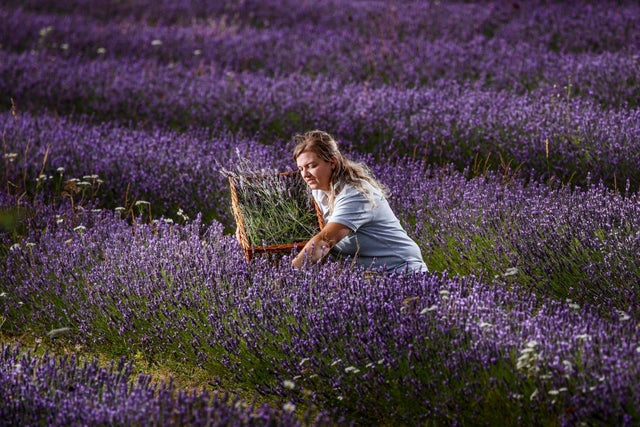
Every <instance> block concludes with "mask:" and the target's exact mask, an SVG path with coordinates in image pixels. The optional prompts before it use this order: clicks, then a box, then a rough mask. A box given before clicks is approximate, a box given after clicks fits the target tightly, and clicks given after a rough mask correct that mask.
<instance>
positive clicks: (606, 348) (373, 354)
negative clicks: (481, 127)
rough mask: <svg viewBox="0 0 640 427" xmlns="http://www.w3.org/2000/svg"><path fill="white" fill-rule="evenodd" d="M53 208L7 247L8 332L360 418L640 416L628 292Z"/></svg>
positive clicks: (636, 339) (608, 419)
mask: <svg viewBox="0 0 640 427" xmlns="http://www.w3.org/2000/svg"><path fill="white" fill-rule="evenodd" d="M59 215H60V216H59V218H58V219H62V221H56V222H55V224H51V225H50V226H49V227H47V228H46V229H45V230H43V231H42V232H40V233H36V232H35V230H34V234H32V235H31V236H30V237H28V238H27V239H26V240H25V241H24V242H22V243H21V244H20V245H16V246H14V247H13V248H12V249H11V250H10V251H9V252H7V254H6V264H5V271H6V273H5V283H6V284H7V287H6V291H5V293H4V294H3V297H2V299H1V300H0V303H1V304H2V311H3V313H4V316H5V317H6V319H7V320H6V325H5V326H4V327H5V329H6V330H8V331H11V332H18V331H20V330H22V328H29V329H30V330H32V331H34V333H36V334H38V333H40V334H43V335H44V334H45V333H46V332H48V331H51V330H56V329H59V328H61V327H67V328H70V329H69V332H68V334H67V335H66V339H68V340H70V342H75V343H79V344H83V345H85V346H87V347H88V348H91V349H95V350H97V351H100V350H105V349H108V351H109V352H111V354H132V353H133V352H140V353H141V354H143V355H144V356H145V358H147V359H148V360H164V361H166V360H174V361H178V362H180V363H183V364H191V365H193V366H198V367H200V368H202V369H204V370H206V371H207V372H210V373H211V375H212V376H213V377H214V378H218V380H219V381H220V383H221V384H225V382H226V381H229V380H231V381H233V382H234V383H235V384H238V385H239V386H244V387H250V388H251V389H255V390H257V391H259V392H261V393H267V394H269V395H273V396H279V398H281V399H285V400H286V401H290V402H292V403H293V404H294V405H300V406H308V405H312V406H318V407H320V408H325V409H331V410H334V409H336V410H338V412H339V413H342V414H343V415H344V416H345V417H347V419H350V420H352V421H355V422H357V423H372V422H373V423H378V422H382V423H384V422H391V421H392V420H393V421H395V422H403V423H410V424H414V423H416V422H420V421H425V420H431V421H433V420H435V421H438V420H439V421H442V422H445V421H448V420H451V419H454V420H456V421H458V422H462V423H477V422H488V423H491V422H492V421H493V422H495V421H497V419H496V418H495V417H497V416H500V417H504V416H505V414H508V415H507V416H509V417H511V418H510V420H511V421H513V422H514V423H524V424H536V423H542V424H545V423H549V422H557V423H559V424H561V425H565V424H566V425H575V424H578V423H580V422H586V423H590V422H596V421H599V422H604V423H608V424H609V423H614V424H617V425H633V424H634V423H637V421H638V413H637V408H638V405H639V404H640V401H638V400H637V399H638V396H640V394H639V393H638V391H639V390H638V378H639V376H640V368H639V366H640V363H638V362H640V360H639V359H640V347H639V345H640V335H639V332H638V330H637V328H636V327H635V323H634V321H633V320H631V319H632V318H633V317H632V316H633V314H634V313H633V312H632V310H633V308H628V309H626V310H620V309H619V308H615V307H613V306H607V305H606V303H603V304H602V306H601V307H600V309H602V308H606V307H608V308H609V310H610V311H609V312H608V313H605V314H606V315H601V314H599V312H598V311H596V310H595V307H594V306H592V305H590V304H588V303H586V304H578V303H576V302H574V301H554V300H551V299H549V298H546V297H538V298H536V297H534V296H533V295H532V294H531V293H530V292H529V291H528V290H527V288H526V287H524V286H521V285H519V284H518V283H517V282H512V283H510V284H507V283H506V282H503V281H502V280H497V281H494V280H490V279H485V280H480V279H477V278H474V277H473V276H468V277H466V278H465V277H461V276H457V277H450V276H449V275H447V274H433V273H432V274H420V275H410V276H402V275H400V276H398V275H382V274H381V275H376V274H366V273H365V272H363V271H362V270H359V269H352V268H350V267H349V266H348V265H344V264H334V263H327V264H324V265H321V266H317V267H315V268H313V269H312V270H311V271H310V272H305V271H299V270H295V269H292V268H291V267H289V266H288V263H289V258H288V257H287V256H285V257H284V258H280V259H278V258H275V259H271V260H268V259H266V258H261V257H258V258H257V259H256V260H255V261H253V262H252V263H247V262H246V260H245V259H244V254H243V253H242V251H241V250H240V249H239V247H238V244H237V242H236V241H235V239H234V238H233V237H231V236H227V235H224V234H223V233H222V227H221V226H220V225H219V224H213V225H211V226H204V225H202V224H200V223H199V222H198V221H194V222H190V223H188V224H186V225H185V226H182V225H178V224H172V223H170V222H166V221H160V222H157V223H155V224H152V225H141V224H138V225H137V226H136V227H134V228H132V227H131V226H130V225H129V224H128V223H126V222H125V221H122V220H120V219H119V218H118V217H117V216H116V215H114V214H108V213H104V212H103V213H100V214H89V213H85V214H84V215H85V216H86V217H83V218H80V219H82V221H83V222H84V223H86V224H87V226H86V227H84V228H78V226H76V227H72V221H71V218H72V217H73V216H75V215H77V213H75V212H73V211H64V210H62V211H60V212H59ZM89 217H90V218H89ZM27 265H28V266H29V268H26V266H27ZM70 267H72V268H70ZM309 273H310V274H309ZM633 307H635V305H634V306H633ZM434 367H437V369H434ZM492 390H493V391H497V393H495V392H492ZM495 405H498V406H499V407H501V408H505V411H503V412H501V413H500V414H499V415H498V414H495V411H494V410H493V409H492V408H494V407H495ZM390 408H396V409H395V410H391V411H390ZM501 419H502V418H501Z"/></svg>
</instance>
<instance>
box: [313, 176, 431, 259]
mask: <svg viewBox="0 0 640 427" xmlns="http://www.w3.org/2000/svg"><path fill="white" fill-rule="evenodd" d="M364 185H365V186H367V187H368V188H369V190H370V191H371V192H372V194H373V199H374V200H375V206H372V204H371V202H370V201H369V199H367V197H366V196H365V195H364V194H362V193H361V192H360V191H359V190H358V189H357V188H356V187H355V186H353V185H350V184H349V185H345V186H344V187H343V188H342V190H341V191H340V192H339V193H338V195H337V196H336V199H335V202H334V206H333V213H332V214H331V215H329V204H328V198H327V195H326V194H325V193H324V192H323V191H321V190H313V191H312V193H313V197H314V199H315V200H316V202H317V203H318V206H319V207H320V209H321V210H322V212H323V216H324V220H325V223H329V222H337V223H339V224H342V225H346V226H347V227H349V228H350V229H351V233H349V235H348V236H347V237H345V238H343V239H342V240H340V241H339V242H338V243H337V244H336V245H335V246H334V247H333V248H332V249H331V253H332V254H335V255H339V256H341V257H345V256H346V257H349V258H351V259H352V260H355V262H356V263H357V264H358V265H361V266H364V267H365V268H378V267H382V266H384V267H385V269H386V270H387V271H396V272H419V271H428V270H427V266H426V264H425V263H424V261H423V260H422V253H421V252H420V248H419V247H418V245H417V244H416V242H414V241H413V240H412V239H411V238H410V237H409V236H408V235H407V232H406V231H405V230H404V228H403V227H402V225H401V224H400V221H398V218H396V216H395V214H394V213H393V211H392V210H391V208H390V207H389V203H388V202H387V200H386V199H385V198H384V197H383V196H382V195H381V194H380V192H379V191H378V190H376V189H375V188H374V187H373V186H371V185H370V184H369V183H368V182H364Z"/></svg>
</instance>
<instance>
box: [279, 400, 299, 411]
mask: <svg viewBox="0 0 640 427" xmlns="http://www.w3.org/2000/svg"><path fill="white" fill-rule="evenodd" d="M282 409H284V410H285V411H286V412H293V411H295V410H296V405H294V404H293V403H291V402H287V403H285V404H284V406H283V407H282Z"/></svg>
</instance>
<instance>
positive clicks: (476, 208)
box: [3, 114, 640, 308]
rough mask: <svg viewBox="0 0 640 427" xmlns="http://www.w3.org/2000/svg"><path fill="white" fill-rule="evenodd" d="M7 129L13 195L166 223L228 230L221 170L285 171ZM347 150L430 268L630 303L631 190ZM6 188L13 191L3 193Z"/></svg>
mask: <svg viewBox="0 0 640 427" xmlns="http://www.w3.org/2000/svg"><path fill="white" fill-rule="evenodd" d="M5 124H6V127H5V128H4V129H3V135H4V139H5V144H6V145H5V147H6V149H7V150H8V152H7V153H5V159H4V166H5V173H6V175H5V177H6V178H9V181H11V182H12V183H13V185H18V186H21V185H22V179H23V178H22V177H23V176H25V175H26V176H29V177H30V178H29V180H28V183H27V186H28V188H26V189H23V190H29V191H31V192H37V193H39V194H41V195H42V196H47V197H49V198H54V197H58V198H60V197H62V196H60V194H61V193H63V192H64V190H65V188H66V186H67V185H68V184H66V183H67V182H68V181H72V182H75V184H74V186H73V188H74V189H75V193H73V194H69V193H70V191H68V190H69V189H68V188H67V189H66V190H67V192H66V196H65V197H66V198H67V199H71V197H73V201H75V203H76V204H82V203H83V201H85V202H86V201H88V200H91V201H93V202H96V203H99V207H103V208H107V209H114V208H115V207H118V209H122V210H123V211H124V210H127V211H128V213H131V214H137V213H141V212H143V211H144V212H145V213H147V212H151V213H153V215H155V216H156V217H161V216H165V217H169V218H173V219H174V220H176V221H182V220H184V218H186V217H188V216H192V217H193V216H195V215H196V214H198V213H201V214H202V215H203V218H204V220H205V221H207V222H208V221H210V220H211V219H217V220H218V221H219V222H221V223H222V224H223V225H224V227H225V229H226V230H233V229H234V228H235V224H234V221H233V219H232V216H231V210H230V208H229V205H230V193H229V183H228V182H227V180H226V178H225V176H224V175H223V174H222V173H221V168H224V167H226V168H229V167H231V165H232V164H233V163H234V162H237V161H238V160H240V159H241V158H248V159H249V160H250V161H251V162H252V163H253V164H255V165H257V167H262V168H263V169H264V170H265V171H266V170H281V171H285V170H291V169H292V168H293V162H292V161H291V157H290V148H291V147H290V146H289V144H286V143H282V144H278V145H271V146H265V145H263V144H260V143H259V142H257V141H253V140H249V139H242V138H239V137H231V136H227V137H224V136H220V137H211V136H209V135H208V134H207V133H203V132H201V131H193V132H189V133H180V134H178V133H174V132H170V131H166V130H165V131H163V130H156V131H154V132H146V131H133V130H128V129H126V128H121V127H119V126H114V125H112V124H111V125H110V124H103V125H100V126H91V125H89V126H87V125H85V126H83V125H81V124H78V123H75V122H70V121H67V120H63V119H59V118H51V117H46V116H45V117H40V118H33V117H30V116H28V115H24V114H23V115H20V116H19V117H18V119H14V118H12V117H11V118H9V117H7V121H5ZM25 147H29V151H28V152H27V151H26V148H25ZM45 153H46V160H45ZM351 155H352V157H353V158H355V159H361V160H364V161H365V162H367V163H368V164H371V165H372V167H374V169H375V170H376V172H377V175H378V176H379V178H380V179H381V180H382V182H384V183H385V184H387V185H388V186H389V187H390V188H391V189H392V191H393V197H392V198H391V203H392V205H393V207H394V209H395V211H396V212H398V215H399V216H400V217H401V219H402V220H403V223H404V224H405V226H407V227H410V230H411V235H412V236H414V238H416V239H417V240H418V243H419V244H420V246H421V247H422V248H423V251H424V254H425V258H426V260H427V264H428V265H429V266H431V268H432V269H435V270H438V271H443V270H449V271H454V272H456V273H459V274H472V273H477V272H479V271H482V272H483V274H488V275H489V277H492V276H494V275H496V274H502V273H503V272H504V271H506V270H507V269H510V268H517V269H519V271H520V273H521V277H520V278H519V281H521V282H523V281H524V282H527V283H529V284H530V285H531V286H532V287H533V288H534V289H535V290H536V291H538V292H541V293H543V294H546V295H553V296H555V297H556V298H565V297H571V298H578V299H584V300H586V301H591V302H600V301H601V300H606V301H608V302H609V303H614V304H624V303H625V302H629V301H637V299H638V297H640V294H639V293H638V289H637V286H634V285H633V284H634V283H638V279H639V278H640V265H639V264H638V259H637V256H636V254H637V253H640V240H639V237H640V236H639V235H638V234H637V233H635V232H634V230H637V229H639V228H640V224H639V223H638V222H637V218H640V212H639V209H640V208H639V202H638V193H637V192H633V191H631V190H630V184H628V185H629V187H627V188H626V190H625V188H624V187H623V186H622V182H620V187H619V188H618V189H617V190H608V189H606V188H604V187H603V185H602V184H599V183H598V181H594V182H591V183H589V182H586V183H585V186H584V188H582V189H581V188H577V189H576V190H575V191H571V190H570V189H569V187H566V186H561V185H560V184H559V183H558V182H556V183H555V184H554V183H553V182H546V183H545V184H544V185H542V184H539V183H536V181H535V179H533V178H529V179H526V178H528V177H526V176H519V175H518V173H516V172H514V171H513V170H506V171H504V172H503V173H502V174H501V175H500V174H490V175H487V173H486V172H485V171H484V170H482V169H480V170H469V171H467V172H466V173H456V172H453V171H452V170H451V169H450V168H445V169H439V168H435V167H429V166H428V164H427V163H426V162H416V161H412V160H410V159H408V158H406V157H405V158H398V159H395V160H394V159H391V160H390V161H388V162H387V163H385V164H378V163H376V162H375V161H374V159H372V158H371V157H370V156H369V157H367V156H363V155H360V154H357V153H351ZM43 163H45V165H46V167H45V168H44V170H43V172H44V173H43V174H42V175H40V177H38V174H39V173H41V170H42V165H43ZM480 166H482V165H480ZM257 172H259V171H257ZM476 176H477V177H476ZM474 177H476V178H474ZM527 180H528V181H530V183H529V184H525V182H526V181H527ZM5 184H6V183H5ZM5 191H8V192H11V191H13V192H16V190H15V189H14V188H13V187H12V186H8V187H6V190H5ZM56 195H57V196H56ZM63 198H64V197H63ZM584 288H588V289H589V292H582V289H584ZM621 307H623V308H626V307H625V306H624V305H621Z"/></svg>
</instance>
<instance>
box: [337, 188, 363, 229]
mask: <svg viewBox="0 0 640 427" xmlns="http://www.w3.org/2000/svg"><path fill="white" fill-rule="evenodd" d="M372 219H373V212H372V206H371V202H370V201H369V200H368V199H367V197H366V196H365V195H364V194H362V193H361V192H360V191H358V189H356V188H355V187H346V188H344V189H343V191H342V192H341V193H340V194H339V195H338V197H336V201H335V203H334V206H333V213H332V214H331V216H330V217H329V218H328V221H329V222H337V223H339V224H342V225H346V226H347V227H349V228H350V229H351V230H352V231H357V230H358V229H359V228H360V227H362V226H363V225H365V224H367V223H368V222H371V220H372Z"/></svg>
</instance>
